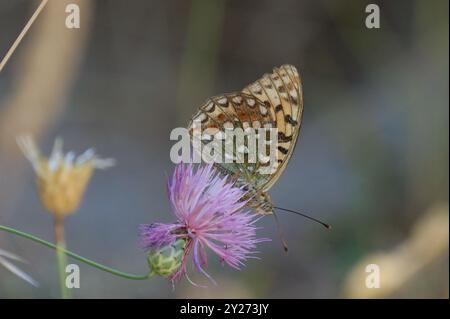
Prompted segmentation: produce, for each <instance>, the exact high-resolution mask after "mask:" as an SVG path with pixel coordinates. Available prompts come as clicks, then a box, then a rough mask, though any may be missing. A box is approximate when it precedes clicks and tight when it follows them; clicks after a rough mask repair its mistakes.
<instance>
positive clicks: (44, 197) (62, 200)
mask: <svg viewBox="0 0 450 319" xmlns="http://www.w3.org/2000/svg"><path fill="white" fill-rule="evenodd" d="M18 143H19V146H20V147H21V149H22V151H23V152H24V154H25V156H26V157H27V159H28V160H29V161H30V162H31V164H32V165H33V168H34V171H35V173H36V183H37V188H38V193H39V198H40V200H41V202H42V205H43V206H44V207H45V209H47V210H48V211H49V212H50V213H52V214H54V215H57V216H60V217H62V216H66V215H68V214H72V213H74V212H75V211H76V210H77V208H78V206H79V205H80V202H81V200H82V198H83V195H84V192H85V190H86V187H87V185H88V184H89V180H90V179H91V177H92V174H93V172H94V170H95V169H96V168H97V169H105V168H108V167H110V166H112V165H114V161H113V160H112V159H100V158H98V157H96V155H95V153H94V151H93V150H92V149H89V150H87V151H86V152H84V153H83V154H81V155H80V156H78V157H77V158H76V157H75V154H74V153H73V152H68V153H67V154H63V153H62V141H60V140H56V141H55V145H54V147H53V151H52V154H51V155H50V157H49V158H46V157H43V156H41V155H40V153H39V152H38V150H37V148H36V147H35V145H34V143H33V142H32V140H31V139H30V138H26V137H24V138H20V139H18Z"/></svg>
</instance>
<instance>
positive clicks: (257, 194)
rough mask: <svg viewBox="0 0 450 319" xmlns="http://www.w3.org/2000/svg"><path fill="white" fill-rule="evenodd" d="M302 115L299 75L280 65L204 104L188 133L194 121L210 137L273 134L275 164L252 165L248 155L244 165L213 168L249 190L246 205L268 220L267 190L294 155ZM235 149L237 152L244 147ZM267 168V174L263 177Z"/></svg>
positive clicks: (295, 70) (229, 164)
mask: <svg viewBox="0 0 450 319" xmlns="http://www.w3.org/2000/svg"><path fill="white" fill-rule="evenodd" d="M302 113H303V94H302V86H301V80H300V76H299V74H298V72H297V69H296V68H295V67H294V66H292V65H283V66H281V67H279V68H274V69H273V72H272V73H271V74H265V75H263V76H262V77H261V78H260V79H258V80H257V81H255V82H254V83H252V84H250V85H248V86H246V87H245V88H244V89H243V90H242V91H241V92H235V93H229V94H223V95H219V96H215V97H213V98H210V99H208V100H207V101H206V102H205V103H204V104H203V105H202V106H201V107H200V108H199V110H198V112H197V113H196V115H194V117H193V119H192V121H191V122H190V124H189V129H190V132H191V134H192V128H193V123H194V121H197V122H199V123H201V131H202V132H203V133H205V134H208V135H211V136H214V135H215V134H217V133H219V132H226V131H227V130H233V129H236V128H241V129H243V130H246V129H249V128H252V129H255V130H257V129H260V128H276V129H277V135H276V137H275V138H276V141H273V140H272V141H269V143H272V142H276V145H277V148H276V157H275V161H273V162H263V161H261V160H259V161H256V162H250V161H248V156H246V157H245V161H244V162H243V163H222V162H221V163H216V164H215V166H216V167H217V168H218V170H219V171H220V172H222V173H223V174H224V175H226V176H229V177H230V178H232V179H233V180H235V182H236V183H237V184H238V185H241V186H242V187H247V188H248V190H249V194H250V195H249V196H250V198H249V202H248V204H247V206H249V207H251V208H253V209H255V211H256V212H257V213H259V214H262V215H267V214H271V213H272V211H273V204H272V200H271V197H270V195H269V194H268V191H269V189H270V188H271V187H272V186H273V185H274V184H275V182H276V181H277V180H278V178H279V177H280V176H281V174H282V173H283V171H284V169H285V168H286V165H287V163H288V161H289V159H290V157H291V156H292V154H293V151H294V148H295V145H296V142H297V139H298V134H299V131H300V124H301V118H302ZM236 143H237V142H236ZM236 146H237V148H236V149H239V147H242V146H244V145H236ZM267 147H269V146H267ZM229 155H234V154H229ZM268 166H269V167H268ZM267 168H269V172H270V173H269V174H267V173H262V172H263V171H267V170H264V169H267Z"/></svg>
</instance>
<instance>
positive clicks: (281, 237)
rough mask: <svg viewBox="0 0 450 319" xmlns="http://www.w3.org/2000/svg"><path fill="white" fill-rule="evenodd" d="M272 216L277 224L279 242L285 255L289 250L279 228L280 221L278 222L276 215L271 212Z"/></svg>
mask: <svg viewBox="0 0 450 319" xmlns="http://www.w3.org/2000/svg"><path fill="white" fill-rule="evenodd" d="M272 214H273V217H274V218H275V223H276V224H277V230H278V235H279V236H280V241H281V244H282V245H283V249H284V252H286V253H287V252H288V250H289V248H288V244H287V241H286V239H285V238H284V233H283V229H282V228H281V224H280V221H279V220H278V216H277V214H275V212H272Z"/></svg>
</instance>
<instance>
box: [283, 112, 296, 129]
mask: <svg viewBox="0 0 450 319" xmlns="http://www.w3.org/2000/svg"><path fill="white" fill-rule="evenodd" d="M284 120H285V121H286V122H287V123H289V124H291V125H292V126H296V125H297V124H298V122H297V121H296V120H294V119H293V118H292V117H291V116H290V115H289V114H288V115H286V116H285V117H284Z"/></svg>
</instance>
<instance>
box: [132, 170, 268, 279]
mask: <svg viewBox="0 0 450 319" xmlns="http://www.w3.org/2000/svg"><path fill="white" fill-rule="evenodd" d="M167 189H168V195H169V199H170V203H171V207H172V210H173V212H174V214H175V216H176V218H177V221H176V222H175V223H173V224H162V223H154V224H150V225H141V227H140V235H141V242H142V246H143V247H144V248H146V249H149V250H150V251H157V250H160V249H162V248H164V247H167V246H169V245H173V244H174V243H175V241H177V240H179V239H183V240H185V242H184V244H182V245H179V247H182V249H183V250H184V251H183V254H182V257H181V261H180V263H179V264H177V267H178V265H179V267H178V268H177V269H175V270H174V271H173V272H172V273H171V274H170V275H168V276H167V277H168V278H169V279H170V280H171V281H172V282H175V281H177V280H178V279H180V278H181V277H183V276H184V275H186V277H187V273H186V266H187V262H188V259H189V257H190V256H191V255H192V262H193V265H194V267H195V269H196V270H197V271H198V272H200V273H202V274H204V275H205V276H206V277H208V278H209V279H210V280H211V281H212V282H214V280H213V279H212V278H211V277H210V276H209V275H208V274H207V273H206V271H205V268H206V267H207V256H206V250H207V248H209V249H210V250H211V251H213V252H214V253H215V254H216V255H217V256H219V258H220V260H221V261H222V262H223V263H226V264H228V265H229V266H231V267H233V268H235V269H238V270H239V269H240V268H241V267H242V266H244V265H245V261H246V260H247V259H249V258H256V257H255V256H254V254H255V253H256V251H255V249H256V244H257V243H260V242H263V241H268V240H269V239H265V238H257V237H256V229H257V227H256V226H255V225H254V224H255V222H256V221H257V219H259V217H260V216H258V215H256V214H254V213H250V212H248V211H243V209H244V207H245V205H246V203H247V200H244V198H246V195H248V194H247V192H246V191H244V189H243V187H237V186H236V185H235V184H234V183H232V182H230V181H229V180H228V179H227V177H223V176H221V175H220V174H219V172H218V171H217V170H216V169H215V168H214V167H213V166H212V165H207V166H203V167H199V168H198V169H197V170H194V168H193V166H192V164H188V165H186V164H178V165H177V166H176V168H175V171H174V173H173V175H172V177H171V178H170V179H169V181H168V184H167ZM247 197H248V196H247ZM171 255H174V254H171ZM158 260H159V259H158ZM170 269H173V267H172V268H170ZM188 280H189V278H188Z"/></svg>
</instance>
